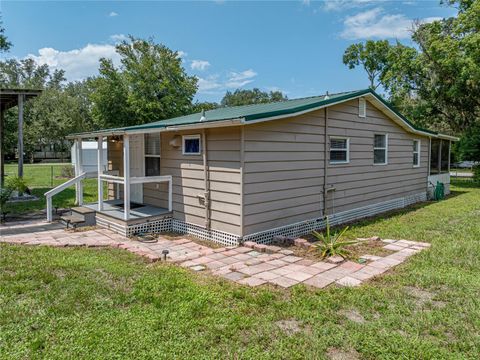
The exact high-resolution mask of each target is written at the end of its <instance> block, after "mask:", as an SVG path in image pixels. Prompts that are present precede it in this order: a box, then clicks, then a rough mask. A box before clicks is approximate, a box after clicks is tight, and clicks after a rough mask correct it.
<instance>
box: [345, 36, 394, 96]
mask: <svg viewBox="0 0 480 360" xmlns="http://www.w3.org/2000/svg"><path fill="white" fill-rule="evenodd" d="M389 48H390V44H389V43H388V41H387V40H381V41H373V40H368V41H366V42H365V43H357V44H352V45H350V46H349V47H348V48H347V49H346V50H345V53H344V54H343V63H344V64H345V65H347V66H348V68H349V69H355V68H356V67H357V66H362V67H363V69H364V70H365V72H366V73H367V76H368V80H369V82H370V88H372V89H373V90H375V89H376V88H377V87H378V86H379V85H380V81H379V79H378V78H379V76H380V75H381V74H382V72H383V71H384V69H385V67H386V65H387V54H388V51H389Z"/></svg>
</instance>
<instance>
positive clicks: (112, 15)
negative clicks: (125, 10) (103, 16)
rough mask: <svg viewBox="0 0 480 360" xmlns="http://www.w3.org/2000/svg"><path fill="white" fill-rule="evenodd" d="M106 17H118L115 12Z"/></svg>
mask: <svg viewBox="0 0 480 360" xmlns="http://www.w3.org/2000/svg"><path fill="white" fill-rule="evenodd" d="M108 16H110V17H115V16H118V13H116V12H115V11H112V12H111V13H110V14H108Z"/></svg>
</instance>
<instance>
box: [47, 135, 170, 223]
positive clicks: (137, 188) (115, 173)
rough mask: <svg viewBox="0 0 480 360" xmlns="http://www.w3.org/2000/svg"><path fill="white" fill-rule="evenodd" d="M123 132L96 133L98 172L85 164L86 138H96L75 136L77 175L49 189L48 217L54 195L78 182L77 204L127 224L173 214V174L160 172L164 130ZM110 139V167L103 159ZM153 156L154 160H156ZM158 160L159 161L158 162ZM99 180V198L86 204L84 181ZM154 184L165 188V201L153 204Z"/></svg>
mask: <svg viewBox="0 0 480 360" xmlns="http://www.w3.org/2000/svg"><path fill="white" fill-rule="evenodd" d="M148 135H149V136H148V137H147V134H133V135H130V134H122V135H115V134H111V135H101V134H98V135H97V136H95V141H96V142H97V171H95V172H92V171H91V169H90V171H88V170H87V169H85V168H84V167H83V159H82V153H83V152H82V140H85V139H87V138H90V139H92V135H90V136H88V135H85V136H82V137H75V138H74V139H73V140H74V150H73V151H74V152H75V158H76V159H78V161H76V162H75V177H74V178H73V179H70V180H69V181H67V182H65V183H64V184H62V185H60V186H58V187H56V188H54V189H52V190H50V191H48V192H47V193H46V194H45V195H46V198H47V220H49V221H52V197H53V196H54V195H55V194H57V193H59V192H61V191H62V190H64V189H66V188H67V187H69V186H72V185H75V196H76V204H78V205H79V206H83V207H85V208H88V209H91V210H94V211H95V212H96V213H97V214H101V215H104V216H106V217H108V218H110V219H112V220H115V221H116V222H118V221H119V220H120V221H123V222H124V223H125V225H127V224H130V223H135V222H138V221H139V220H140V219H152V218H158V217H162V216H166V215H169V214H170V213H171V212H172V176H171V175H160V166H159V162H160V133H159V132H157V133H154V134H152V135H151V136H150V134H148ZM105 141H106V142H107V149H108V151H107V153H108V159H107V160H108V161H107V163H108V164H107V166H105V165H104V161H102V156H103V151H104V142H105ZM152 159H153V160H154V161H153V162H152ZM154 162H157V163H158V164H154ZM85 178H96V179H97V192H98V197H97V201H96V202H95V203H90V204H84V199H83V194H84V189H83V182H82V181H83V180H84V179H85ZM145 184H150V185H152V186H154V187H155V188H156V189H159V193H160V189H161V194H162V196H163V198H162V200H161V201H157V202H156V203H150V201H148V200H146V199H144V196H143V190H144V185H145Z"/></svg>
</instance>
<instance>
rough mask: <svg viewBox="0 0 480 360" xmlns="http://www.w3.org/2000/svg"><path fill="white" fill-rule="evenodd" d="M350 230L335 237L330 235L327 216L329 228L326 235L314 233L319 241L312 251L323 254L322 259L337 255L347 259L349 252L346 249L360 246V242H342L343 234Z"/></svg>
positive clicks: (335, 234) (343, 231) (327, 227)
mask: <svg viewBox="0 0 480 360" xmlns="http://www.w3.org/2000/svg"><path fill="white" fill-rule="evenodd" d="M347 230H348V226H347V227H346V228H344V229H343V230H342V231H340V232H338V233H334V234H333V235H332V234H331V233H330V223H329V221H328V216H327V226H326V233H325V235H323V234H320V233H319V232H316V231H314V232H313V233H312V234H313V236H315V237H316V238H317V239H318V240H319V241H318V243H314V244H313V245H312V249H315V250H318V251H320V252H321V254H322V257H330V256H335V255H340V256H342V257H343V258H345V257H346V256H347V255H348V254H349V252H348V250H347V249H345V247H346V246H348V245H354V244H358V241H355V240H353V241H342V240H341V238H342V236H343V234H345V232H346V231H347Z"/></svg>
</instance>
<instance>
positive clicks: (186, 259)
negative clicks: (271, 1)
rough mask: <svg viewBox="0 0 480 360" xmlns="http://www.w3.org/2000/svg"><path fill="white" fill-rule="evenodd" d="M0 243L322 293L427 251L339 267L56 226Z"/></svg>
mask: <svg viewBox="0 0 480 360" xmlns="http://www.w3.org/2000/svg"><path fill="white" fill-rule="evenodd" d="M0 235H1V236H0V242H4V243H11V244H22V245H46V246H56V247H65V246H87V247H116V248H120V249H125V250H127V251H130V252H132V253H135V254H137V255H140V256H143V257H145V258H147V259H148V260H149V261H152V262H153V261H161V260H163V259H164V254H163V251H164V250H168V254H167V261H168V262H172V263H177V264H180V265H181V266H183V267H186V268H190V269H192V270H194V271H206V270H209V271H211V272H212V274H214V275H217V276H221V277H223V278H225V279H228V280H231V281H235V282H237V283H240V284H244V285H249V286H258V285H263V284H267V283H269V284H274V285H278V286H281V287H284V288H288V287H291V286H293V285H296V284H299V283H304V284H306V285H309V286H312V287H316V288H323V287H325V286H328V285H330V284H336V285H340V286H358V285H360V284H361V283H362V282H363V281H365V280H368V279H370V278H372V277H374V276H377V275H380V274H383V273H384V272H386V271H387V270H389V269H391V268H392V267H394V266H396V265H398V264H401V263H402V262H403V261H405V260H406V259H407V258H408V257H410V256H412V255H413V254H416V253H418V252H420V251H421V250H423V249H425V248H427V247H429V246H430V244H428V243H421V242H415V241H408V240H398V241H397V240H384V241H385V243H386V244H385V248H386V249H389V250H392V251H395V252H394V253H393V254H391V255H388V256H385V257H379V256H373V255H366V256H364V258H365V259H366V260H367V263H366V264H359V263H356V262H352V261H345V262H342V263H340V264H332V263H329V262H325V261H312V260H309V259H304V258H301V257H298V256H294V255H293V252H292V251H290V250H286V249H282V248H279V247H276V246H266V245H257V244H254V243H246V245H248V246H240V247H231V248H216V249H213V248H209V247H207V246H204V245H199V244H197V243H195V242H193V241H191V240H189V239H177V240H168V239H166V238H164V237H162V236H160V237H159V238H158V241H157V242H155V243H143V242H139V241H134V240H129V239H128V238H125V237H123V236H121V235H119V234H116V233H114V232H112V231H110V230H106V229H94V230H87V231H82V232H67V231H65V230H64V229H63V228H62V227H61V226H59V225H58V224H55V223H53V224H49V223H46V222H39V221H32V222H23V223H16V224H9V225H8V226H5V225H2V226H0Z"/></svg>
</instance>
